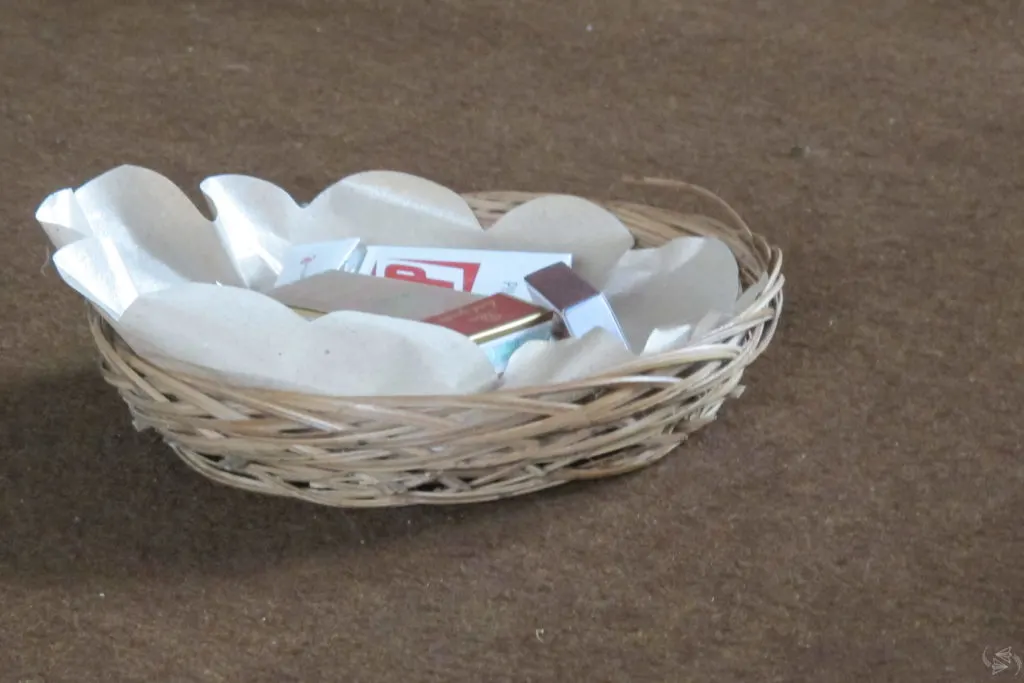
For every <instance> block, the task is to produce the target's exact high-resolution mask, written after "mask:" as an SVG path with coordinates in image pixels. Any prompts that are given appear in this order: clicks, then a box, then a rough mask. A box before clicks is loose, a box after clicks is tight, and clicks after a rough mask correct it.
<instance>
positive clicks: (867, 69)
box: [0, 0, 1024, 683]
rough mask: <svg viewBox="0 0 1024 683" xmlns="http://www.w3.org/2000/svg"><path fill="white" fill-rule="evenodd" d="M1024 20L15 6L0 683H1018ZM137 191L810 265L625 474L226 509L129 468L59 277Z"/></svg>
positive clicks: (4, 48)
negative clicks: (763, 345)
mask: <svg viewBox="0 0 1024 683" xmlns="http://www.w3.org/2000/svg"><path fill="white" fill-rule="evenodd" d="M1017 4H1018V3H1017V2H1015V1H1011V0H1006V1H1005V2H996V1H994V0H992V1H989V2H983V1H980V0H976V1H971V2H969V1H967V0H931V1H926V0H921V1H919V2H912V3H911V2H882V1H881V0H863V1H862V2H859V3H851V2H844V1H842V0H818V1H817V2H805V1H803V0H757V1H756V2H755V1H753V0H719V1H717V2H696V1H689V0H646V1H645V2H621V0H563V1H561V2H545V1H543V0H430V1H427V0H423V1H421V2H414V1H412V0H408V1H404V2H403V1H401V0H350V1H336V2H329V1H328V0H305V1H296V2H284V1H283V0H282V1H279V2H271V1H269V0H262V1H258V0H247V1H243V0H234V1H232V0H210V1H207V2H194V3H187V2H179V3H172V2H135V3H124V2H115V0H91V1H90V2H71V1H70V0H68V1H66V2H58V1H56V0H5V2H3V3H0V198H2V201H0V230H2V233H0V234H2V237H3V244H4V251H3V253H2V255H0V284H2V290H0V419H2V423H0V426H2V429H0V683H7V682H12V683H14V682H19V681H20V682H32V683H64V682H68V683H87V682H91V681H103V682H106V683H118V682H121V681H125V682H128V681H140V682H141V681H157V682H171V683H191V682H197V683H205V682H210V683H214V682H218V683H219V682H225V681H226V682H235V681H238V682H240V683H264V682H266V683H286V682H289V681H302V682H307V681H346V682H348V681H352V682H362V681H367V682H372V681H415V682H420V681H422V682H425V683H426V682H434V681H436V682H445V683H461V682H467V683H468V682H476V681H509V682H519V681H527V682H529V681H532V682H538V683H539V682H548V681H551V682H555V681H587V682H604V681H608V682H618V681H666V682H669V681H672V682H674V681H751V682H753V681H757V682H758V683H765V682H769V681H814V682H816V683H824V682H826V681H900V682H906V681H929V682H931V681H951V682H958V683H959V682H966V681H983V680H996V681H1000V680H1017V678H1014V677H1013V676H1014V674H1015V667H1016V665H1015V664H1013V660H1012V658H1010V659H1009V661H1010V662H1011V668H1010V669H1008V670H1006V671H1004V672H1002V673H998V674H997V675H995V676H993V674H992V670H991V669H989V668H986V665H985V664H984V662H983V658H984V657H988V658H989V659H990V660H991V658H992V656H993V652H994V651H995V650H999V649H1002V648H1006V647H1010V648H1013V650H1012V652H1014V653H1016V652H1020V654H1021V655H1022V656H1024V531H1022V524H1021V520H1022V517H1024V467H1022V464H1021V456H1022V453H1024V444H1022V435H1024V423H1022V419H1021V407H1022V405H1024V383H1022V377H1024V372H1022V367H1024V347H1022V339H1024V298H1022V297H1021V290H1022V288H1024V276H1022V274H1021V272H1022V266H1024V255H1022V254H1024V251H1022V250H1024V230H1022V225H1021V220H1022V215H1024V156H1022V154H1021V141H1022V140H1024V113H1022V112H1024V41H1022V37H1024V14H1021V13H1020V12H1018V9H1017ZM124 162H132V163H138V164H142V165H145V166H149V167H151V168H154V169H156V170H159V171H161V172H163V173H165V174H166V175H168V176H169V177H171V178H172V179H173V180H175V181H176V182H179V183H181V184H182V186H183V187H185V188H187V189H188V191H189V192H191V193H193V195H195V194H196V193H197V190H196V188H197V186H198V183H199V181H200V180H201V179H202V178H203V177H205V176H206V175H210V174H214V173H221V172H242V173H250V174H255V175H259V176H264V177H267V178H269V179H272V180H274V181H276V182H278V183H280V184H281V185H283V186H284V187H286V188H288V189H289V190H290V191H291V192H293V193H294V194H295V195H296V196H298V197H300V198H310V197H312V196H313V195H314V194H315V193H316V192H317V191H318V190H319V189H321V188H323V187H325V186H326V185H327V184H329V183H331V182H332V181H334V180H336V179H338V178H340V177H342V176H344V175H346V174H348V173H351V172H355V171H359V170H365V169H371V168H393V169H399V170H405V171H409V172H412V173H417V174H421V175H424V176H426V177H429V178H432V179H436V180H438V181H440V182H442V183H445V184H447V185H449V186H450V187H453V188H456V189H459V190H478V189H523V190H541V191H561V192H570V193H579V194H585V195H590V196H595V197H612V198H615V197H617V198H635V199H640V200H644V201H649V202H653V203H662V204H665V205H668V206H675V205H677V204H678V203H679V201H680V200H679V199H678V198H677V197H675V196H674V195H673V194H672V193H671V192H668V191H665V190H642V191H637V190H636V189H635V188H629V187H626V186H623V185H622V184H621V183H620V182H619V179H620V178H621V177H622V176H623V175H627V174H629V175H660V176H668V177H674V178H681V179H686V180H691V181H694V182H697V183H700V184H703V185H705V186H708V187H710V188H712V189H714V190H715V191H717V192H719V193H720V194H721V195H723V196H724V197H725V198H727V199H728V200H729V201H730V202H731V203H733V204H734V205H735V206H736V207H737V208H738V209H739V210H740V211H741V213H743V214H744V215H745V216H746V218H747V219H748V220H749V221H750V222H751V223H752V224H753V226H754V227H755V228H756V229H757V230H758V231H760V232H762V233H764V234H766V235H768V236H770V238H771V239H772V240H773V241H774V242H776V243H777V244H779V245H780V246H781V247H783V248H784V250H785V253H786V265H785V268H786V274H787V277H788V296H787V309H786V312H785V318H784V323H783V325H782V327H781V329H780V333H779V335H778V337H777V340H776V342H775V343H774V344H773V346H772V347H771V348H770V349H769V351H768V353H767V354H766V355H765V356H763V357H762V359H761V360H760V361H759V362H758V363H757V364H756V365H755V366H754V367H753V368H752V369H751V371H750V372H749V373H748V375H747V378H748V381H747V384H748V392H747V393H746V394H745V395H744V396H743V398H742V399H740V400H739V401H737V402H735V403H733V404H732V405H730V406H729V407H728V409H726V410H725V411H724V412H723V414H722V417H721V419H720V420H719V421H718V422H716V423H715V424H714V425H712V426H711V427H709V428H708V429H707V430H705V431H704V432H703V433H702V434H701V435H700V436H699V437H697V438H695V439H694V440H693V441H691V443H689V444H688V445H687V446H686V447H685V448H683V449H681V450H680V451H678V452H677V453H675V454H673V456H671V457H670V458H668V459H666V460H665V461H663V462H662V463H661V464H659V465H657V466H655V467H653V468H651V469H648V470H646V471H643V472H640V473H637V474H635V475H631V476H628V477H623V478H620V479H617V480H613V481H607V482H602V483H596V484H592V485H587V486H582V485H581V486H574V487H570V488H565V489H562V490H557V491H554V492H551V493H547V494H541V495H536V496H532V497H528V498H523V499H519V500H516V501H511V502H507V503H500V504H489V505H481V506H476V507H467V508H462V509H444V510H439V509H404V510H397V511H377V512H343V511H333V510H329V509H321V508H317V507H314V506H311V505H307V504H303V503H299V502H290V501H287V500H278V499H270V498H264V497H260V496H256V495H253V494H248V493H243V492H238V491H234V490H230V489H226V488H223V487H220V486H217V485H214V484H211V483H208V482H207V481H206V480H204V479H201V478H199V477H198V475H195V474H193V473H192V472H191V471H189V470H187V469H186V468H185V466H184V465H182V464H180V463H179V462H178V461H177V460H176V459H175V458H174V457H173V455H172V454H171V453H170V452H169V450H168V449H166V448H165V447H164V446H162V445H161V444H160V443H159V442H158V441H157V440H156V439H155V438H154V437H152V436H150V435H148V434H136V433H135V432H134V431H133V430H132V428H131V425H130V422H129V420H128V417H127V415H126V411H125V410H124V408H123V406H122V404H121V402H120V400H119V398H118V397H117V395H116V394H115V393H114V392H113V390H111V389H108V388H107V387H106V386H105V385H104V384H103V383H102V381H101V380H100V378H99V376H98V374H97V372H96V370H95V366H94V361H95V356H94V353H93V351H92V349H91V347H90V341H89V338H88V335H87V329H86V327H85V324H84V316H83V312H84V311H83V305H82V303H81V302H80V300H78V299H77V298H75V297H74V296H73V295H72V294H71V293H70V292H69V291H68V290H67V289H66V288H65V287H64V286H63V285H62V283H61V282H60V280H59V279H58V278H57V277H56V275H55V273H54V271H53V269H52V266H51V267H43V264H44V262H45V259H46V256H47V252H46V242H45V240H44V237H43V235H42V234H41V231H40V230H39V229H38V228H37V226H36V224H35V223H34V221H33V212H34V210H35V207H36V206H37V204H38V202H39V201H40V200H41V199H42V198H43V197H44V196H45V195H46V194H48V193H49V192H51V191H53V190H56V189H59V188H61V187H66V186H75V185H78V184H80V183H82V182H84V181H86V180H88V179H89V178H91V177H93V176H95V175H96V174H98V173H100V172H102V171H104V170H106V169H108V168H110V167H113V166H115V165H118V164H120V163H124ZM986 650H987V654H986ZM1020 678H1021V679H1022V680H1024V672H1022V673H1021V674H1020Z"/></svg>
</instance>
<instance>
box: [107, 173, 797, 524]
mask: <svg viewBox="0 0 1024 683" xmlns="http://www.w3.org/2000/svg"><path fill="white" fill-rule="evenodd" d="M638 182H642V183H645V184H648V185H658V186H664V187H671V188H675V189H678V190H683V191H688V192H689V193H691V194H693V195H696V196H697V197H700V198H702V199H704V200H707V201H710V202H711V203H713V204H715V205H716V206H717V208H718V209H719V211H721V213H723V214H724V215H725V218H726V219H728V222H724V221H722V220H718V219H714V218H710V217H708V216H704V215H690V214H682V213H678V212H675V211H670V210H667V209H661V208H655V207H652V206H647V205H643V204H634V203H627V202H599V203H601V204H602V205H603V206H605V207H606V208H607V209H609V210H610V211H612V212H613V213H615V214H616V215H618V217H619V218H620V219H621V220H622V221H623V222H624V223H625V224H626V226H627V227H628V228H629V229H630V230H631V231H632V232H633V234H634V235H635V236H636V238H637V246H640V247H654V246H658V245H660V244H663V243H665V242H667V241H669V240H671V239H673V238H676V237H680V236H685V235H700V236H710V237H716V238H718V239H721V240H723V241H724V242H725V243H726V244H728V246H729V247H730V248H731V249H732V251H733V253H734V254H735V255H736V258H737V260H738V262H739V264H740V273H741V279H742V282H743V285H744V286H749V285H751V284H752V283H754V282H756V281H757V280H758V279H759V278H761V277H762V276H765V275H767V278H768V280H767V286H766V287H765V288H764V290H763V291H762V292H761V294H760V296H759V297H758V298H757V299H756V300H755V301H753V302H752V303H751V304H750V306H749V307H747V309H746V310H744V311H741V312H739V313H738V315H737V316H736V317H735V318H734V319H733V320H732V321H731V322H729V323H728V324H727V325H726V326H724V327H722V328H720V329H717V330H713V331H712V332H711V333H710V334H708V335H706V336H703V337H702V338H701V339H699V340H696V342H695V344H694V345H692V346H689V347H687V348H683V349H680V350H677V351H671V352H667V353H662V354H656V355H649V356H643V357H640V358H638V359H637V360H636V361H634V362H631V363H630V364H629V365H628V366H625V367H620V368H617V369H616V370H615V371H614V372H610V373H605V374H603V375H601V376H598V377H592V378H588V379H586V380H582V381H577V382H572V383H567V384H560V385H549V386H542V387H535V388H527V389H516V390H498V391H493V392H489V393H483V394H475V395H471V396H428V397H424V396H419V397H390V396H379V397H368V398H353V397H338V398H335V397H325V396H311V395H303V394H297V393H286V392H273V391H264V390H254V389H251V388H239V387H230V386H224V385H221V384H218V383H216V382H213V381H210V380H207V379H200V378H196V377H191V376H186V375H181V374H176V373H171V372H168V371H165V370H162V369H160V368H158V367H156V366H154V365H153V364H151V363H149V362H147V361H145V360H144V359H142V358H140V357H139V356H138V355H136V354H135V353H134V352H133V351H132V350H131V349H130V348H129V347H128V345H127V344H126V343H125V342H124V341H123V340H122V339H120V337H118V336H117V334H116V333H115V332H114V330H113V329H112V328H111V327H110V325H109V324H108V323H107V322H106V321H104V320H103V318H102V317H101V316H100V315H98V314H97V313H96V312H95V311H91V313H90V328H91V330H92V334H93V337H94V339H95V342H96V345H97V347H98V349H99V352H100V354H101V357H102V371H103V376H104V378H105V380H106V381H107V382H108V383H110V384H111V385H112V386H114V387H115V388H116V389H117V390H118V392H119V393H120V395H121V397H122V398H123V399H124V401H125V402H126V403H127V404H128V406H129V409H130V410H131V413H132V416H133V418H134V423H135V426H136V428H137V429H140V430H141V429H154V430H156V431H157V432H158V433H159V434H160V435H161V436H162V437H163V439H164V440H165V441H166V442H167V443H168V444H169V445H170V446H171V448H172V449H173V450H174V451H175V452H176V453H177V454H178V455H179V456H180V457H181V458H182V459H183V460H184V461H185V462H186V463H187V464H188V465H189V466H191V467H192V468H193V469H195V470H196V471H197V472H199V473H200V474H202V475H203V476H205V477H208V478H210V479H212V480H214V481H217V482H220V483H222V484H226V485H228V486H233V487H236V488H240V489H245V490H248V491H255V492H259V493H264V494H272V495H279V496H288V497H292V498H298V499H301V500H306V501H310V502H313V503H318V504H321V505H329V506H338V507H384V506H400V505H413V504H451V503H474V502H482V501H490V500H496V499H500V498H506V497H511V496H518V495H522V494H526V493H531V492H534V491H540V490H542V489H547V488H550V487H553V486H558V485H560V484H565V483H567V482H571V481H575V480H583V479H597V478H601V477H608V476H613V475H619V474H624V473H626V472H631V471H634V470H637V469H640V468H642V467H646V466H647V465H650V464H651V463H653V462H656V461H657V460H659V459H661V458H662V457H664V456H665V455H666V454H668V453H669V452H670V451H672V450H673V449H675V448H676V447H678V446H679V445H680V443H681V442H683V441H685V440H686V438H687V437H688V435H689V434H691V433H693V432H694V431H696V430H697V429H700V428H701V427H703V426H705V425H707V424H708V423H710V422H711V421H713V420H714V419H715V416H716V415H717V414H718V410H719V408H720V407H721V406H722V404H723V403H724V402H725V400H726V399H728V398H731V397H737V396H739V395H740V393H741V392H742V389H743V386H742V385H741V384H740V380H741V378H742V376H743V372H744V370H745V368H746V367H747V366H748V365H750V364H751V363H752V362H753V361H754V360H755V359H756V358H757V357H758V356H759V355H760V354H761V353H762V352H763V351H764V349H765V348H766V347H767V346H768V344H769V342H770V341H771V339H772V336H773V334H774V332H775V328H776V325H777V323H778V319H779V315H780V313H781V310H782V303H783V296H782V285H783V277H782V273H781V268H782V254H781V252H780V251H779V250H778V249H776V248H773V247H771V246H769V245H768V243H767V242H766V241H765V240H764V239H763V238H761V237H759V236H757V235H755V234H754V233H753V232H751V231H750V229H749V228H748V227H747V226H746V224H745V223H744V222H743V220H742V219H741V218H740V217H739V216H738V215H737V214H736V212H735V211H733V210H732V209H731V208H730V207H729V206H728V205H727V204H726V203H725V202H724V201H722V200H721V199H719V198H718V197H716V196H715V195H713V194H712V193H710V192H709V191H707V190H704V189H703V188H699V187H696V186H693V185H688V184H685V183H678V182H674V181H664V180H651V179H645V180H642V181H638ZM535 196H537V195H534V194H529V193H519V192H483V193H475V194H469V195H466V196H465V198H466V200H467V201H468V202H469V204H470V206H471V207H472V208H473V210H474V211H475V212H476V213H477V215H478V216H479V217H480V220H481V223H482V224H483V225H484V226H489V225H491V224H493V222H494V221H495V220H496V219H497V218H498V217H499V216H501V215H502V214H503V213H505V212H507V211H509V210H510V209H512V208H513V207H515V206H517V205H519V204H522V203H523V202H525V201H527V200H529V199H531V198H533V197H535Z"/></svg>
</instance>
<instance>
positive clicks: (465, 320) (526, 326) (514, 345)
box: [423, 294, 555, 373]
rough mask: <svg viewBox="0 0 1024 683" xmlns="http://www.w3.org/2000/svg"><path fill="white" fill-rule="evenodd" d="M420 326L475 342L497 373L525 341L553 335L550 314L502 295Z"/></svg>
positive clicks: (446, 313)
mask: <svg viewBox="0 0 1024 683" xmlns="http://www.w3.org/2000/svg"><path fill="white" fill-rule="evenodd" d="M423 322H427V323H431V324H433V325H440V326H441V327H447V328H448V329H450V330H454V331H455V332H459V333H460V334H464V335H465V336H467V337H469V338H470V339H471V340H473V341H474V342H476V343H477V344H478V345H479V346H480V348H481V349H483V351H484V353H486V354H487V358H488V360H490V361H491V365H493V366H494V369H495V370H497V371H498V372H499V373H501V372H504V371H505V368H506V367H507V366H508V359H509V358H510V357H511V356H512V354H513V353H514V352H515V351H516V349H518V348H519V347H520V346H522V345H523V344H525V343H526V342H528V341H533V340H541V341H545V340H548V339H551V338H552V337H553V336H554V333H555V317H554V314H553V313H552V312H551V311H549V310H547V309H544V308H540V307H538V306H534V305H532V304H528V303H526V302H525V301H521V300H520V299H516V298H514V297H511V296H508V295H506V294H495V295H493V296H489V297H486V298H484V299H480V300H478V301H474V302H473V303H471V304H468V305H466V306H461V307H459V308H456V309H454V310H451V311H447V312H445V313H442V314H440V315H435V316H432V317H430V318H426V319H425V320H424V321H423Z"/></svg>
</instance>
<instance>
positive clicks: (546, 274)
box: [524, 263, 629, 349]
mask: <svg viewBox="0 0 1024 683" xmlns="http://www.w3.org/2000/svg"><path fill="white" fill-rule="evenodd" d="M524 280H525V282H526V285H527V287H528V288H529V291H530V293H531V294H532V296H533V298H534V300H535V301H536V302H537V303H539V304H541V305H544V306H547V307H549V308H551V309H553V310H555V311H557V312H558V315H559V316H560V317H561V319H562V322H563V323H564V325H565V329H566V331H568V333H569V334H570V335H572V336H573V337H582V336H584V335H585V334H587V332H590V331H591V330H593V329H595V328H604V329H605V330H607V331H608V332H610V333H611V334H612V335H614V336H615V338H616V339H619V340H620V341H621V342H622V344H623V345H624V346H625V347H626V348H627V349H628V348H629V343H628V342H627V341H626V335H625V333H623V331H622V326H621V325H620V324H619V320H618V318H616V317H615V312H614V311H613V310H612V307H611V304H609V303H608V299H607V298H605V296H604V295H603V294H601V292H599V291H597V290H596V289H594V287H593V286H592V285H591V284H590V283H589V282H587V281H586V280H584V279H583V278H582V277H580V276H579V275H577V274H576V273H575V272H574V271H573V270H572V268H570V267H569V266H567V265H565V264H564V263H555V264H553V265H550V266H548V267H546V268H542V269H541V270H538V271H536V272H534V273H530V274H529V275H527V276H526V277H525V278H524Z"/></svg>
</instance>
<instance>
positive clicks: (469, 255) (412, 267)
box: [277, 238, 572, 301]
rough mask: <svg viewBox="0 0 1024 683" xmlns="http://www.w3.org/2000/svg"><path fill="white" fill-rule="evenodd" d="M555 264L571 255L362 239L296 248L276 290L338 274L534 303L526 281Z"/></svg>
mask: <svg viewBox="0 0 1024 683" xmlns="http://www.w3.org/2000/svg"><path fill="white" fill-rule="evenodd" d="M553 263H564V264H567V265H571V264H572V254H559V253H545V252H518V251H492V250H487V249H441V248H423V247H396V246H377V245H370V246H366V245H361V244H360V243H359V240H358V239H354V238H353V239H345V240H338V241H335V242H318V243H314V244H303V245H298V246H295V247H292V248H291V249H290V250H289V251H288V253H287V254H286V255H285V257H284V260H283V264H282V270H281V273H280V274H279V276H278V279H277V286H278V287H280V286H283V285H286V284H290V283H293V282H296V281H297V280H301V279H303V278H305V277H309V276H312V275H316V274H319V273H323V272H326V271H328V270H337V271H342V272H347V273H358V274H360V275H369V276H374V277H378V278H386V279H389V280H401V281H404V282H409V283H415V284H418V285H428V286H432V287H442V288H445V289H450V290H454V291H457V292H471V293H473V294H478V295H480V296H490V295H492V294H508V295H509V296H514V297H516V298H519V299H522V300H524V301H529V300H530V295H529V293H528V292H527V289H526V284H525V282H524V281H523V276H525V275H526V274H527V273H532V272H533V271H535V270H538V269H539V268H544V267H545V266H549V265H551V264H553Z"/></svg>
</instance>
